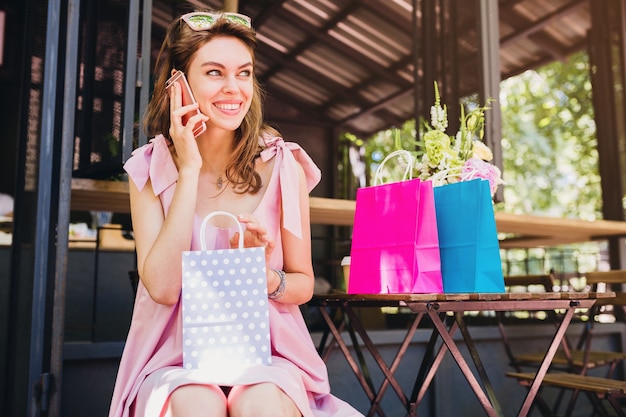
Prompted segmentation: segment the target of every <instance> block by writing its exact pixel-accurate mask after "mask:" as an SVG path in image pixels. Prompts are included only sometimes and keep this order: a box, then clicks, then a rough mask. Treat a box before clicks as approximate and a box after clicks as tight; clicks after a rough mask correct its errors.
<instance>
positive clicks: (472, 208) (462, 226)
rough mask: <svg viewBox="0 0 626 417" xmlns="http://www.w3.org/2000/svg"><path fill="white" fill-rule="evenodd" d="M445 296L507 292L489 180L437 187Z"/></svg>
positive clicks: (436, 200) (435, 191) (438, 227)
mask: <svg viewBox="0 0 626 417" xmlns="http://www.w3.org/2000/svg"><path fill="white" fill-rule="evenodd" d="M434 193H435V210H436V212H437V230H438V234H439V249H440V255H441V274H442V279H443V291H444V292H445V293H474V292H504V276H503V274H502V264H501V260H500V245H499V243H498V234H497V230H496V221H495V218H494V212H493V204H492V201H491V193H490V190H489V181H486V180H482V179H474V180H470V181H462V182H458V183H454V184H447V185H442V186H439V187H435V189H434Z"/></svg>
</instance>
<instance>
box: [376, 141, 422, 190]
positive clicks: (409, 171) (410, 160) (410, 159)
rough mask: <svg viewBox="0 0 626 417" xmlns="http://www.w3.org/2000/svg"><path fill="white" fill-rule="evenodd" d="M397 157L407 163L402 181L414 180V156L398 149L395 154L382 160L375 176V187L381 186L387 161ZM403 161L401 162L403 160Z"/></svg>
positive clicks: (392, 153)
mask: <svg viewBox="0 0 626 417" xmlns="http://www.w3.org/2000/svg"><path fill="white" fill-rule="evenodd" d="M402 156H404V158H402ZM395 157H399V158H402V159H404V160H405V161H406V163H407V164H406V169H405V170H404V175H403V176H402V181H405V180H407V179H409V180H410V179H413V155H411V152H409V151H407V150H404V149H398V150H395V151H393V152H391V153H390V154H389V155H387V156H386V157H385V159H383V160H382V162H381V163H380V165H378V168H376V174H374V185H380V184H381V181H382V180H381V177H382V174H383V166H384V165H385V163H387V161H389V160H390V159H392V158H395ZM402 159H401V160H402Z"/></svg>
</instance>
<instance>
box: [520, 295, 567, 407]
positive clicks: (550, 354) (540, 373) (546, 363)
mask: <svg viewBox="0 0 626 417" xmlns="http://www.w3.org/2000/svg"><path fill="white" fill-rule="evenodd" d="M577 306H578V303H577V302H575V301H572V302H571V303H570V307H569V308H568V309H567V310H566V312H565V315H564V316H563V319H562V320H561V323H560V324H559V327H558V329H557V331H556V333H555V335H554V338H553V339H552V342H551V343H550V347H549V348H548V351H547V352H546V355H545V356H544V357H543V361H541V365H540V366H539V369H538V370H537V374H536V375H535V379H533V382H532V383H531V384H530V387H529V388H528V393H527V394H526V399H525V400H524V403H523V404H522V407H521V408H520V411H519V413H518V417H526V416H527V415H528V412H529V411H530V407H531V406H532V404H533V401H534V400H535V397H536V396H537V392H538V391H539V387H540V386H541V383H542V382H543V378H544V377H545V375H546V372H548V368H549V367H550V364H551V363H552V358H554V355H555V354H556V351H557V349H558V347H559V345H560V344H561V341H562V340H563V336H564V335H565V331H566V330H567V327H568V326H569V323H570V321H572V317H573V316H574V312H575V310H576V307H577Z"/></svg>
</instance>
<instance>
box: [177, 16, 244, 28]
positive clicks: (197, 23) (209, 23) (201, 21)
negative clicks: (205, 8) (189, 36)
mask: <svg viewBox="0 0 626 417" xmlns="http://www.w3.org/2000/svg"><path fill="white" fill-rule="evenodd" d="M180 18H181V19H182V20H184V21H185V23H187V25H188V26H189V27H190V28H191V29H193V30H196V31H201V30H209V29H211V28H212V27H213V25H215V23H216V22H217V21H218V20H219V19H226V20H228V21H229V22H231V23H237V24H240V25H244V26H245V27H247V28H250V29H252V21H251V19H250V18H249V17H248V16H246V15H244V14H240V13H206V12H192V13H187V14H184V15H182V16H181V17H180Z"/></svg>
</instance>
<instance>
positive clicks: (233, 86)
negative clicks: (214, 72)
mask: <svg viewBox="0 0 626 417" xmlns="http://www.w3.org/2000/svg"><path fill="white" fill-rule="evenodd" d="M237 89H238V87H237V79H236V78H235V77H231V76H229V77H226V78H225V80H224V91H225V92H228V93H233V92H236V91H237Z"/></svg>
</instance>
